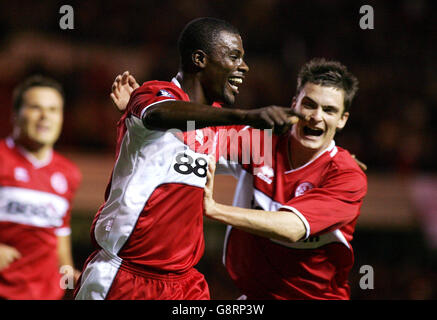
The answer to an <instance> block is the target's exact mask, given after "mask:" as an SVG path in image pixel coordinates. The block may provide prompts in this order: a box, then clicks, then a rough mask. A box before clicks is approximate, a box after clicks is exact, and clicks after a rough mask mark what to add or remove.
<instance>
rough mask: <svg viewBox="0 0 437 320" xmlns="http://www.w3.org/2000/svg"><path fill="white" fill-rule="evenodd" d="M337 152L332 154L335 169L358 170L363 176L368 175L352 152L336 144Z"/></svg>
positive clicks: (342, 170)
mask: <svg viewBox="0 0 437 320" xmlns="http://www.w3.org/2000/svg"><path fill="white" fill-rule="evenodd" d="M335 148H336V152H335V154H334V155H333V156H332V159H331V161H332V164H333V166H332V167H333V169H334V170H337V171H340V172H356V173H357V174H359V175H361V176H364V177H365V176H366V175H365V173H364V171H363V170H362V169H361V168H360V166H359V165H358V163H357V162H356V161H355V159H354V158H353V157H352V155H351V154H350V152H349V151H348V150H346V149H344V148H341V147H339V146H336V147H335Z"/></svg>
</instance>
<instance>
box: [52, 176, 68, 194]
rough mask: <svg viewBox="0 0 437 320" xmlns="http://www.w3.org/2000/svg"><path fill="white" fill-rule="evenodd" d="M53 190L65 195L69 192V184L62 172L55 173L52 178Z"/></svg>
mask: <svg viewBox="0 0 437 320" xmlns="http://www.w3.org/2000/svg"><path fill="white" fill-rule="evenodd" d="M50 184H51V185H52V188H53V189H54V190H55V191H56V192H57V193H60V194H64V193H65V192H67V190H68V183H67V179H66V178H65V176H64V175H63V174H62V173H60V172H55V173H54V174H52V177H51V178H50Z"/></svg>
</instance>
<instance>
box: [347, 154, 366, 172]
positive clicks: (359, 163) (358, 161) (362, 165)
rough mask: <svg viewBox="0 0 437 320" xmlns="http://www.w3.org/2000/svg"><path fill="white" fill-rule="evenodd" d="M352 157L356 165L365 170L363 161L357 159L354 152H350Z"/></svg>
mask: <svg viewBox="0 0 437 320" xmlns="http://www.w3.org/2000/svg"><path fill="white" fill-rule="evenodd" d="M351 156H352V158H353V159H354V160H355V162H356V163H357V164H358V166H359V167H360V168H361V170H363V171H366V170H367V165H366V164H365V163H364V162H361V161H360V160H358V159H357V157H356V156H355V155H354V154H351Z"/></svg>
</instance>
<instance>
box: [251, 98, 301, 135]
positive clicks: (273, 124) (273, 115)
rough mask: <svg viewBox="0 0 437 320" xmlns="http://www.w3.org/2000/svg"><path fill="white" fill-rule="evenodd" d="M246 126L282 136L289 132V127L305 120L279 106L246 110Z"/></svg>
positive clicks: (299, 115)
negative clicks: (269, 130) (268, 130)
mask: <svg viewBox="0 0 437 320" xmlns="http://www.w3.org/2000/svg"><path fill="white" fill-rule="evenodd" d="M246 119H247V124H248V125H250V126H251V127H253V128H256V129H273V132H274V133H275V134H283V133H285V132H287V131H288V130H290V128H291V126H292V125H293V124H295V123H297V122H298V121H299V119H305V117H304V116H303V115H301V114H298V113H296V112H295V111H294V110H293V109H291V108H289V107H288V108H286V107H280V106H274V105H272V106H268V107H264V108H259V109H253V110H248V111H247V115H246Z"/></svg>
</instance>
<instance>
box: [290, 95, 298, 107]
mask: <svg viewBox="0 0 437 320" xmlns="http://www.w3.org/2000/svg"><path fill="white" fill-rule="evenodd" d="M296 103H297V100H296V96H294V97H293V99H292V100H291V109H296Z"/></svg>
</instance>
